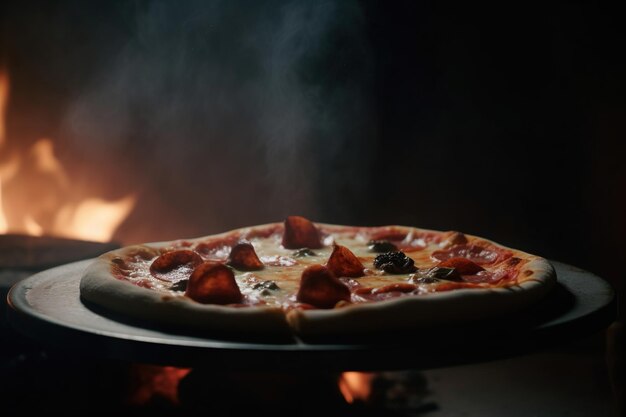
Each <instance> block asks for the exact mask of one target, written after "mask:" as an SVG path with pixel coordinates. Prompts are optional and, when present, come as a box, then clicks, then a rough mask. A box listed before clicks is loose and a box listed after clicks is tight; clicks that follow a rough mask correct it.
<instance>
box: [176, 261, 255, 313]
mask: <svg viewBox="0 0 626 417" xmlns="http://www.w3.org/2000/svg"><path fill="white" fill-rule="evenodd" d="M185 295H186V296H187V297H189V298H191V299H192V300H195V301H197V302H199V303H202V304H222V305H224V304H235V303H240V302H241V301H242V299H243V296H242V295H241V291H240V290H239V286H238V285H237V281H235V275H234V274H233V271H232V270H231V269H230V268H229V267H227V266H226V265H223V264H221V263H218V262H204V263H203V264H200V265H199V266H198V267H196V269H194V271H193V273H192V274H191V277H190V278H189V283H188V284H187V290H186V291H185Z"/></svg>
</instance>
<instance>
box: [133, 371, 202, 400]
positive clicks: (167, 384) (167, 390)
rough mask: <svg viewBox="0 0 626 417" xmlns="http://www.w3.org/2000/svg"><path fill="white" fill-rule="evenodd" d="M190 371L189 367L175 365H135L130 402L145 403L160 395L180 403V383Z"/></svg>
mask: <svg viewBox="0 0 626 417" xmlns="http://www.w3.org/2000/svg"><path fill="white" fill-rule="evenodd" d="M190 371H191V369H189V368H175V367H173V366H157V365H144V364H135V365H133V366H132V368H131V387H130V391H131V392H130V396H129V402H130V403H131V404H134V405H145V404H148V403H149V402H150V401H151V400H153V399H154V398H155V397H160V398H163V399H165V400H167V401H168V402H170V403H172V404H178V403H179V398H178V384H179V383H180V381H181V379H183V378H184V377H185V376H187V374H188V373H189V372H190Z"/></svg>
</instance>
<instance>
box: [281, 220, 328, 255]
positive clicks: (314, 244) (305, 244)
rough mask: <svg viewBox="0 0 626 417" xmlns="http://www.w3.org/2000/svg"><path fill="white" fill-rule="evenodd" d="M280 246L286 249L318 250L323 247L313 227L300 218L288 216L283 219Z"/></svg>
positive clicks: (308, 221)
mask: <svg viewBox="0 0 626 417" xmlns="http://www.w3.org/2000/svg"><path fill="white" fill-rule="evenodd" d="M282 244H283V247H285V248H286V249H300V248H311V249H319V248H321V247H322V246H323V245H322V240H321V238H320V234H319V231H318V230H317V228H316V227H315V225H314V224H313V223H311V221H310V220H308V219H305V218H304V217H300V216H289V217H287V219H285V231H284V232H283V241H282Z"/></svg>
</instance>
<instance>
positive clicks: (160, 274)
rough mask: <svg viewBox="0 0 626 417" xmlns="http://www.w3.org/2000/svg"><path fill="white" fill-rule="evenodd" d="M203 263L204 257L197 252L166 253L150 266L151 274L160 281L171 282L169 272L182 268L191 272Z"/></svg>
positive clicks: (179, 251) (185, 250)
mask: <svg viewBox="0 0 626 417" xmlns="http://www.w3.org/2000/svg"><path fill="white" fill-rule="evenodd" d="M201 263H202V257H201V256H200V255H198V254H197V253H196V252H194V251H192V250H188V249H184V250H175V251H171V252H165V253H164V254H162V255H161V256H159V257H158V258H156V259H155V260H154V262H152V264H151V265H150V273H151V274H152V275H153V276H154V277H155V278H158V279H162V280H166V281H170V280H172V279H171V277H168V276H167V273H168V272H172V271H173V270H175V269H178V268H181V267H187V268H189V269H190V270H191V269H193V268H195V267H196V266H198V265H200V264H201Z"/></svg>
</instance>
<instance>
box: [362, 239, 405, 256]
mask: <svg viewBox="0 0 626 417" xmlns="http://www.w3.org/2000/svg"><path fill="white" fill-rule="evenodd" d="M367 247H368V248H369V250H370V252H376V253H383V252H397V251H398V248H397V246H396V245H394V244H393V243H391V242H390V241H388V240H370V241H369V242H367Z"/></svg>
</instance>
